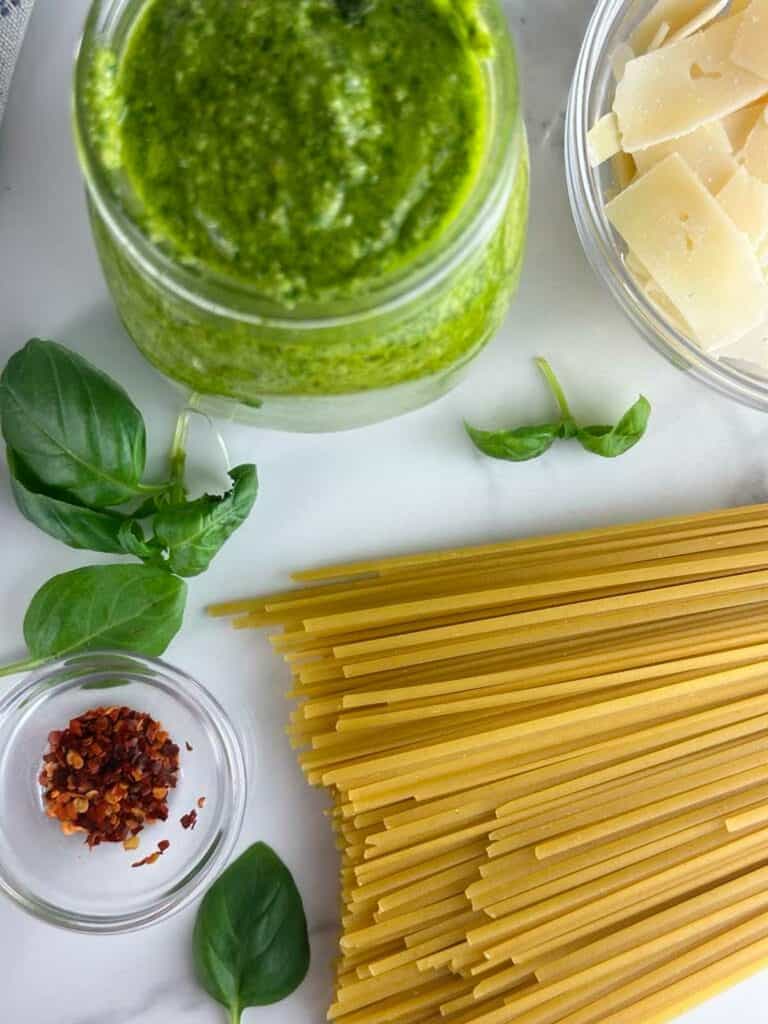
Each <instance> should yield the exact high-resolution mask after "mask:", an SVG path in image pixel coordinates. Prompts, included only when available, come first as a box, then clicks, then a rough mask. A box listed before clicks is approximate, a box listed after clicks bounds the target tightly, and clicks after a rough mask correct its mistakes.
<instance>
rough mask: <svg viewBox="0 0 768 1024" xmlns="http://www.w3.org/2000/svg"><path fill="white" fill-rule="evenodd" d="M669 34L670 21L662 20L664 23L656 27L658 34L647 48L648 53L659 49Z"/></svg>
mask: <svg viewBox="0 0 768 1024" xmlns="http://www.w3.org/2000/svg"><path fill="white" fill-rule="evenodd" d="M668 35H669V22H668V21H662V23H661V24H660V25H659V27H658V28H657V29H656V35H655V36H654V37H653V39H652V40H651V41H650V43H648V50H647V52H648V53H653V51H654V50H658V48H659V47H660V46H661V44H662V43H663V42H664V41H665V40H666V38H667V36H668ZM625 70H626V68H625Z"/></svg>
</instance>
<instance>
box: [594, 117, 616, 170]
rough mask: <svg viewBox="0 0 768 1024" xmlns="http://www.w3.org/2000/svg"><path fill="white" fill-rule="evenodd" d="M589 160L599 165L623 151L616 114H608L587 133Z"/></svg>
mask: <svg viewBox="0 0 768 1024" xmlns="http://www.w3.org/2000/svg"><path fill="white" fill-rule="evenodd" d="M587 146H588V147H589V162H590V164H591V165H592V167H597V166H598V165H599V164H601V163H603V161H604V160H610V158H611V157H612V156H615V155H616V154H617V153H619V152H620V151H621V136H620V135H619V122H618V119H617V117H616V115H615V114H613V113H611V114H606V115H605V116H604V117H601V118H600V120H599V121H598V122H597V124H596V125H595V126H594V128H592V129H591V130H590V131H589V133H588V134H587Z"/></svg>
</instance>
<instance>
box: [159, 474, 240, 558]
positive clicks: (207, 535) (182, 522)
mask: <svg viewBox="0 0 768 1024" xmlns="http://www.w3.org/2000/svg"><path fill="white" fill-rule="evenodd" d="M229 475H230V477H231V478H232V481H233V483H234V486H233V487H232V490H231V491H228V492H227V494H225V495H224V496H223V497H212V496H210V495H205V496H204V497H202V498H198V499H197V500H196V501H189V502H187V503H186V504H184V505H176V506H170V507H168V508H160V510H159V511H158V513H157V515H156V516H155V519H154V530H155V540H156V543H157V544H158V546H159V547H160V548H162V549H163V550H164V552H165V554H166V556H167V562H166V566H167V568H168V569H169V570H170V571H171V572H175V573H178V574H179V575H180V576H197V575H198V574H199V573H201V572H204V571H205V570H206V569H207V568H208V566H209V565H210V563H211V560H212V559H213V558H214V556H215V555H216V554H217V553H218V551H219V550H220V548H221V547H222V545H223V544H224V543H225V541H226V540H227V539H228V538H229V537H231V535H232V534H233V533H234V532H235V530H236V529H237V528H238V527H239V526H241V525H242V524H243V523H244V522H245V520H246V519H247V518H248V515H249V513H250V511H251V509H252V508H253V504H254V502H255V501H256V496H257V493H258V478H257V475H256V467H255V466H252V465H244V466H237V467H236V468H235V469H233V470H231V471H230V474H229Z"/></svg>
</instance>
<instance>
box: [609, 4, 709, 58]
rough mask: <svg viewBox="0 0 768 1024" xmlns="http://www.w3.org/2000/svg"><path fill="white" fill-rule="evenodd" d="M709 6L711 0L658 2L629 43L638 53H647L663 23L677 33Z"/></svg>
mask: <svg viewBox="0 0 768 1024" xmlns="http://www.w3.org/2000/svg"><path fill="white" fill-rule="evenodd" d="M709 6H710V0H657V2H656V3H655V4H654V5H653V7H652V9H651V12H650V14H648V15H647V17H645V18H643V20H642V21H641V22H640V24H639V25H638V26H637V28H636V29H635V31H634V32H633V33H632V36H631V37H630V40H629V41H630V43H631V44H632V46H633V47H634V48H635V52H636V53H645V51H646V50H647V49H648V47H649V45H650V43H651V41H652V40H653V38H654V36H655V35H656V33H657V32H658V31H659V26H660V25H661V23H662V22H664V21H666V22H667V23H668V24H669V26H670V28H671V30H672V31H673V32H677V31H678V30H679V29H681V28H682V27H683V26H684V25H687V24H688V23H689V22H691V21H693V19H694V18H695V17H697V15H699V14H701V12H702V11H703V10H705V9H706V8H707V7H709Z"/></svg>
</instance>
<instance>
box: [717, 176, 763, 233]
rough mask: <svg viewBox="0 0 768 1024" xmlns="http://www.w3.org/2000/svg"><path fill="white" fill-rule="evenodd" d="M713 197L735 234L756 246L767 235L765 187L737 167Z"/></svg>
mask: <svg viewBox="0 0 768 1024" xmlns="http://www.w3.org/2000/svg"><path fill="white" fill-rule="evenodd" d="M717 198H718V199H719V200H720V205H721V206H722V207H723V209H724V210H725V212H726V213H727V214H728V216H729V217H730V218H731V220H732V221H733V223H734V224H735V225H736V227H737V228H738V229H739V231H743V232H744V234H745V235H748V236H749V240H750V241H751V242H752V245H754V246H758V245H760V243H761V242H762V241H763V239H765V238H766V236H768V185H765V184H764V183H763V182H762V181H758V179H757V178H753V177H752V175H751V174H750V173H749V171H748V170H747V169H746V167H740V168H739V169H738V171H736V173H735V174H734V176H733V177H732V178H731V180H730V181H729V182H728V184H727V185H726V186H725V188H723V189H722V191H721V192H720V193H719V194H718V197H717Z"/></svg>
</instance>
